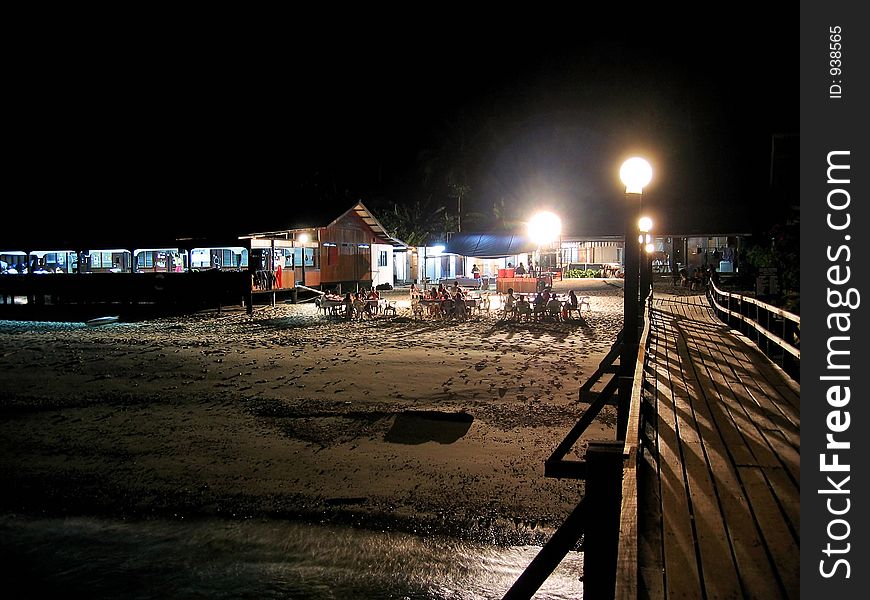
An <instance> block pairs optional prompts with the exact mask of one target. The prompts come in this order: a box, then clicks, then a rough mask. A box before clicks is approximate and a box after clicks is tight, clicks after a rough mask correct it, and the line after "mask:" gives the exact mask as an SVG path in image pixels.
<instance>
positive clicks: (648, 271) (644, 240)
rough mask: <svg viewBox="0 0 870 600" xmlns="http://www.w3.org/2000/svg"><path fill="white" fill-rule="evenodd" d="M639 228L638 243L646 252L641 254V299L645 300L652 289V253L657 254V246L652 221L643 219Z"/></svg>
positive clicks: (639, 223)
mask: <svg viewBox="0 0 870 600" xmlns="http://www.w3.org/2000/svg"><path fill="white" fill-rule="evenodd" d="M637 228H638V230H639V231H640V235H639V236H638V238H637V241H638V243H639V244H640V245H641V246H643V248H644V251H645V253H641V254H642V260H641V265H640V299H641V300H643V299H644V298H646V297H647V295H648V294H649V292H650V290H651V289H652V253H653V252H655V245H654V244H653V240H652V234H651V233H650V231H652V228H653V222H652V219H650V218H649V217H641V218H640V219H639V220H638V222H637Z"/></svg>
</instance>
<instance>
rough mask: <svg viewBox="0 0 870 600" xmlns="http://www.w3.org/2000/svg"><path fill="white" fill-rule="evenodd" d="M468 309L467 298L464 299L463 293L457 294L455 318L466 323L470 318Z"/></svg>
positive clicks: (454, 306) (454, 297)
mask: <svg viewBox="0 0 870 600" xmlns="http://www.w3.org/2000/svg"><path fill="white" fill-rule="evenodd" d="M467 308H468V307H466V305H465V298H463V297H462V292H456V294H454V296H453V316H454V317H456V318H457V319H459V320H461V321H464V320H465V319H467V318H468V310H467Z"/></svg>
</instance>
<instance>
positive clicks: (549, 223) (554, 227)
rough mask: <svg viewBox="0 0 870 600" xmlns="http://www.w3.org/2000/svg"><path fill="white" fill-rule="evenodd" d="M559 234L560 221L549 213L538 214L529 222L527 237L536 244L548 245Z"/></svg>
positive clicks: (560, 228)
mask: <svg viewBox="0 0 870 600" xmlns="http://www.w3.org/2000/svg"><path fill="white" fill-rule="evenodd" d="M561 232H562V220H561V219H560V218H559V217H558V216H557V215H555V214H553V213H551V212H546V211H545V212H539V213H538V214H536V215H535V216H534V217H532V220H531V221H529V237H530V238H531V240H532V241H533V242H535V243H536V244H539V245H544V244H549V243H550V242H552V241H553V240H555V239H556V238H557V237H559V234H560V233H561Z"/></svg>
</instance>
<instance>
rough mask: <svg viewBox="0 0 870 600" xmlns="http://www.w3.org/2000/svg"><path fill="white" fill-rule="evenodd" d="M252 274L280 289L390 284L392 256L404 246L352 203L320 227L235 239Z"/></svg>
mask: <svg viewBox="0 0 870 600" xmlns="http://www.w3.org/2000/svg"><path fill="white" fill-rule="evenodd" d="M239 239H240V240H245V241H246V244H247V245H248V246H249V247H250V260H251V262H252V265H253V266H252V270H254V271H265V272H272V273H276V272H279V267H280V273H281V280H282V281H281V283H282V285H281V286H280V287H285V288H286V287H292V286H293V285H294V284H296V285H304V286H306V287H311V288H322V289H337V288H345V289H347V288H356V287H365V288H369V287H377V286H379V285H383V284H389V285H390V286H393V285H395V264H394V256H393V255H394V251H396V250H402V251H404V250H405V248H406V246H405V244H403V243H402V242H401V241H399V240H397V239H395V238H393V237H392V236H390V235H389V233H387V231H386V229H384V227H383V225H381V224H380V222H379V221H378V220H377V218H375V216H374V215H373V214H372V213H371V211H369V209H368V208H366V206H365V205H364V204H363V203H362V202H357V203H356V204H354V205H353V206H352V207H350V208H349V209H347V210H345V211H344V212H342V213H341V214H339V215H337V216H336V217H335V218H334V219H333V220H332V221H330V222H329V223H325V224H317V223H311V224H309V225H307V226H302V227H295V228H293V229H286V230H279V231H269V232H262V233H252V234H249V235H245V236H241V237H240V238H239Z"/></svg>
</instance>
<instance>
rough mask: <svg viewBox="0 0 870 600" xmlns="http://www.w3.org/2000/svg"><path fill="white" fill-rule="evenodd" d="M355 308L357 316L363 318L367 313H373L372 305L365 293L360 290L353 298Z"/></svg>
mask: <svg viewBox="0 0 870 600" xmlns="http://www.w3.org/2000/svg"><path fill="white" fill-rule="evenodd" d="M353 309H354V310H355V311H356V314H357V316H358V317H359V318H360V319H362V318H363V317H364V316H366V315H369V316H370V315H371V305H370V304H369V303H368V302H366V299H365V293H363V292H359V293H357V294H356V297H355V298H354V300H353Z"/></svg>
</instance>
